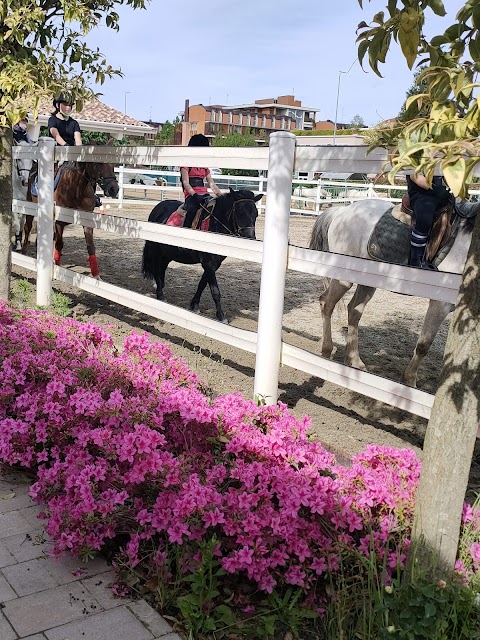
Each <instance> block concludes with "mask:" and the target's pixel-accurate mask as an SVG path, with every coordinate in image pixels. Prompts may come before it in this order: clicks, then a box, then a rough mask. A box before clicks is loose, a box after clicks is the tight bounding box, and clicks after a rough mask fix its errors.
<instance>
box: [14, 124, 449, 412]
mask: <svg viewBox="0 0 480 640" xmlns="http://www.w3.org/2000/svg"><path fill="white" fill-rule="evenodd" d="M52 142H53V141H52V140H51V139H40V141H39V143H38V146H37V147H24V146H22V147H15V148H14V149H13V154H14V158H20V157H30V158H33V159H38V161H39V197H38V206H37V205H35V204H32V203H27V202H23V201H19V200H14V201H13V209H14V211H16V212H17V213H20V214H24V213H28V214H30V215H34V216H37V218H38V247H37V259H34V258H30V257H27V256H23V255H21V254H18V253H14V254H13V257H12V259H13V262H14V264H17V265H19V266H22V267H24V268H27V269H30V270H32V271H35V272H36V273H37V303H38V304H39V305H40V306H46V305H48V304H50V301H51V293H52V278H54V279H56V280H59V281H62V282H66V283H68V284H69V285H72V286H75V287H78V288H80V289H82V290H85V291H88V292H90V293H93V294H95V295H98V296H100V297H102V298H105V299H108V300H111V301H113V302H116V303H118V304H121V305H123V306H126V307H128V308H130V309H134V310H137V311H140V312H143V313H146V314H148V315H150V316H153V317H155V318H159V319H161V320H164V321H166V322H171V323H173V324H176V325H179V326H181V327H184V328H185V329H188V330H190V331H194V332H196V333H200V334H202V335H205V336H208V337H210V338H213V339H216V340H219V341H221V342H224V343H227V344H229V345H232V346H235V347H238V348H240V349H243V350H245V351H249V352H252V353H256V369H255V382H254V392H255V394H256V395H261V396H263V397H264V398H265V399H266V401H267V402H268V403H274V402H276V400H277V396H278V374H279V366H280V364H284V365H289V366H291V367H294V368H296V369H299V370H301V371H304V372H306V373H309V374H311V375H314V376H318V377H319V378H323V379H325V380H329V381H331V382H334V383H336V384H339V385H341V386H343V387H346V388H348V389H351V390H352V391H356V392H358V393H361V394H363V395H365V396H368V397H370V398H373V399H376V400H380V401H382V402H385V403H387V404H389V405H392V406H395V407H399V408H401V409H404V410H406V411H409V412H411V413H415V414H418V415H420V416H423V417H425V418H428V417H429V415H430V411H431V407H432V405H433V396H432V395H430V394H428V393H425V392H423V391H419V390H417V389H412V388H411V387H407V386H405V385H402V384H400V383H397V382H393V381H391V380H388V379H385V378H383V377H380V376H376V375H373V374H370V373H366V372H364V371H359V370H356V369H352V368H351V367H348V366H345V365H341V364H338V363H336V362H331V361H330V360H326V359H324V358H321V357H320V356H317V355H315V354H313V353H310V352H308V351H305V350H302V349H299V348H297V347H293V346H291V345H288V344H286V343H284V342H283V341H282V339H281V331H282V316H283V300H284V291H285V271H286V269H287V268H288V269H292V270H295V271H300V272H302V273H310V274H312V275H317V276H326V277H334V278H339V279H342V280H349V281H352V282H355V283H360V284H366V285H369V286H372V287H378V288H382V289H387V290H390V291H394V292H398V293H404V294H410V295H415V296H420V297H425V298H433V299H436V300H442V301H446V302H451V303H454V302H455V300H456V297H457V293H458V288H459V286H460V281H461V276H460V275H458V274H448V273H441V272H429V271H422V270H412V269H410V268H409V267H401V266H398V265H391V264H385V263H379V262H374V261H371V260H364V259H361V258H355V257H349V256H340V255H336V254H331V253H326V252H321V251H311V250H309V249H302V248H299V247H289V245H288V226H289V218H290V211H291V206H290V205H291V198H292V182H293V180H292V172H293V171H318V172H320V171H332V172H344V173H347V172H353V171H355V172H362V173H379V172H380V171H381V170H382V168H383V165H384V162H385V159H386V158H385V154H384V152H383V151H381V150H378V151H376V152H373V153H371V154H370V155H369V156H368V157H367V156H366V155H365V148H363V147H340V146H337V147H297V148H296V147H295V138H294V136H292V134H289V133H287V132H279V133H276V134H273V135H272V136H271V138H270V147H269V148H268V149H262V148H228V147H215V148H198V147H197V148H193V147H190V148H189V147H136V148H134V147H113V148H112V147H57V148H55V147H53V146H52V144H51V143H52ZM54 160H79V161H86V162H112V163H115V164H134V163H135V164H149V165H157V166H158V165H160V166H161V165H170V166H199V167H208V166H217V167H222V168H227V169H229V168H230V169H231V168H239V169H257V170H261V171H265V170H267V169H268V176H269V180H268V184H267V189H266V194H267V197H266V205H265V206H266V210H265V234H264V241H263V242H259V241H252V240H246V239H243V238H238V237H232V236H225V235H216V234H211V233H204V232H201V231H195V230H192V229H182V228H176V227H167V226H165V225H157V224H154V223H150V222H141V221H138V220H132V219H129V218H126V217H120V216H117V215H100V214H96V213H90V212H85V211H77V210H72V209H66V208H60V207H57V206H55V207H54V205H53V178H52V175H53V163H54ZM137 173H138V171H137ZM140 186H142V185H140ZM54 215H55V217H56V218H57V219H59V220H62V221H64V222H69V223H73V224H81V225H84V226H90V227H94V228H96V229H102V230H103V231H107V232H111V233H115V234H118V235H122V236H125V237H131V238H140V239H142V240H151V241H153V242H160V243H163V244H171V245H175V246H180V247H185V248H198V246H199V244H201V245H202V250H204V251H208V252H212V253H216V254H220V255H225V256H230V257H234V258H238V259H241V260H246V261H250V262H256V263H259V264H261V265H262V275H261V289H260V303H259V320H258V331H257V333H255V332H252V331H246V330H243V329H238V328H236V327H233V326H230V325H224V324H222V323H219V322H217V321H215V320H212V319H210V318H205V317H202V316H198V315H196V314H194V313H192V312H190V311H187V310H185V309H180V308H178V307H175V306H173V305H169V304H167V303H165V302H161V301H159V300H156V299H153V298H150V297H147V296H144V295H140V294H137V293H133V292H131V291H128V290H126V289H123V288H121V287H117V286H114V285H111V284H108V283H107V282H104V281H100V280H96V279H94V278H92V277H90V276H86V275H81V274H79V273H77V272H75V271H72V270H69V269H64V268H62V267H57V266H54V264H53V260H52V256H53V237H52V227H53V219H54Z"/></svg>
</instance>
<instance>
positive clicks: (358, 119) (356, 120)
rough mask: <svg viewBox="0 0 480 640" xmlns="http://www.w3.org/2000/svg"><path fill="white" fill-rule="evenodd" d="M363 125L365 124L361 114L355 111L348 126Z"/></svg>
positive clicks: (355, 127) (357, 126)
mask: <svg viewBox="0 0 480 640" xmlns="http://www.w3.org/2000/svg"><path fill="white" fill-rule="evenodd" d="M365 126H366V124H365V121H364V119H363V118H362V116H361V115H359V114H358V113H357V115H356V116H353V118H352V121H351V123H350V127H351V128H352V129H360V128H361V127H365Z"/></svg>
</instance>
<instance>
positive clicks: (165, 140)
mask: <svg viewBox="0 0 480 640" xmlns="http://www.w3.org/2000/svg"><path fill="white" fill-rule="evenodd" d="M179 122H180V118H179V117H178V116H177V117H176V118H175V120H174V121H173V123H172V122H170V120H165V124H164V125H163V126H162V128H161V130H160V131H159V133H158V135H157V136H156V137H155V143H156V144H160V145H171V144H173V139H174V135H175V125H177V124H178V123H179Z"/></svg>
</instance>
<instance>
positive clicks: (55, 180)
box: [30, 164, 62, 198]
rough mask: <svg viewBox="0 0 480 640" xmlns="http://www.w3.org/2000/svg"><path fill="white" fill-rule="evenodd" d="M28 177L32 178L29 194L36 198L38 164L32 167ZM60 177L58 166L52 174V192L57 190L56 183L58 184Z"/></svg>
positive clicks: (60, 170) (60, 171) (60, 168)
mask: <svg viewBox="0 0 480 640" xmlns="http://www.w3.org/2000/svg"><path fill="white" fill-rule="evenodd" d="M30 176H31V178H32V182H31V186H30V193H31V194H32V196H34V197H35V198H37V197H38V164H37V165H34V166H33V167H32V170H31V172H30ZM61 176H62V166H60V167H59V166H58V165H56V166H55V169H54V174H53V190H54V191H55V189H56V188H57V186H58V183H59V182H60V178H61Z"/></svg>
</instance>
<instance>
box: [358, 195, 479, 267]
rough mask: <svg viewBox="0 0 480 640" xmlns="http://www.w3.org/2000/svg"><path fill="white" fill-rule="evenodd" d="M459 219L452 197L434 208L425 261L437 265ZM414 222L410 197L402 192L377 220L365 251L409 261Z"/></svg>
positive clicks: (386, 258) (385, 258) (379, 257)
mask: <svg viewBox="0 0 480 640" xmlns="http://www.w3.org/2000/svg"><path fill="white" fill-rule="evenodd" d="M468 204H469V203H468ZM474 207H475V208H476V204H474ZM464 217H465V216H464ZM458 223H459V219H458V215H457V213H456V209H455V204H454V201H453V199H452V201H449V202H448V203H447V204H445V205H443V206H441V207H439V208H438V209H437V211H436V212H435V218H434V221H433V227H432V230H431V232H430V237H429V240H428V244H427V250H426V256H427V261H428V262H432V263H433V264H434V265H435V266H438V264H440V262H441V261H442V260H443V259H444V258H445V256H446V255H447V253H448V251H449V250H450V247H451V245H452V244H453V241H454V239H455V236H456V234H457V230H458ZM414 224H415V219H414V214H413V210H412V208H411V206H410V198H409V197H408V195H405V196H403V198H402V202H401V203H400V204H398V205H396V206H394V207H392V208H391V209H389V210H388V211H386V212H385V213H384V214H383V216H382V217H381V218H380V220H379V221H378V222H377V224H376V226H375V228H374V229H373V231H372V234H371V236H370V238H369V240H368V246H367V250H368V255H369V256H370V257H371V258H373V259H374V260H379V261H381V262H390V263H395V264H402V265H406V264H408V257H409V255H410V238H411V233H412V228H413V225H414Z"/></svg>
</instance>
